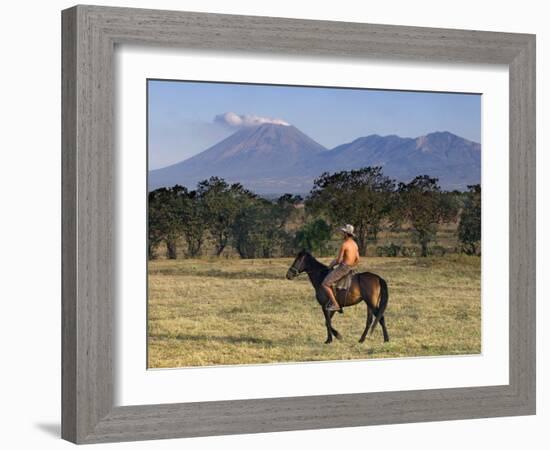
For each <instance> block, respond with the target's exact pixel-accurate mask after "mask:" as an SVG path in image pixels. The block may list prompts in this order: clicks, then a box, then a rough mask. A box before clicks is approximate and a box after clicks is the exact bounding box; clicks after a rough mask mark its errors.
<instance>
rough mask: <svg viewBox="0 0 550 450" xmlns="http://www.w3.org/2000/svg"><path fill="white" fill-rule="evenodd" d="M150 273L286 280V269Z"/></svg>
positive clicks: (232, 278) (164, 271) (230, 278)
mask: <svg viewBox="0 0 550 450" xmlns="http://www.w3.org/2000/svg"><path fill="white" fill-rule="evenodd" d="M150 275H170V276H174V275H180V276H192V277H208V278H225V279H228V280H282V281H286V278H285V276H286V271H273V272H261V273H260V272H247V271H241V272H228V271H224V270H218V269H210V270H207V271H200V270H185V269H184V270H159V271H155V272H152V273H150Z"/></svg>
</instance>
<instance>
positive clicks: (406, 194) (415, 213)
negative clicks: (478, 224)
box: [396, 175, 458, 256]
mask: <svg viewBox="0 0 550 450" xmlns="http://www.w3.org/2000/svg"><path fill="white" fill-rule="evenodd" d="M397 193H398V196H397V197H396V207H397V210H398V211H399V214H400V215H401V217H402V219H404V220H407V221H409V222H410V224H411V227H412V229H413V238H415V240H416V241H417V242H418V243H419V244H420V246H421V255H422V256H428V245H429V243H430V242H432V241H433V240H434V239H435V236H436V232H437V226H438V225H439V224H441V223H445V222H450V221H451V220H454V219H456V216H457V214H458V204H457V202H456V199H455V197H454V196H452V195H448V193H443V192H442V191H441V188H440V187H439V184H438V179H437V178H431V177H429V176H428V175H419V176H417V177H416V178H414V179H413V180H412V181H411V182H410V183H407V184H405V183H399V186H398V189H397Z"/></svg>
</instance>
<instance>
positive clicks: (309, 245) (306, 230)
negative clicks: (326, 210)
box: [295, 219, 332, 256]
mask: <svg viewBox="0 0 550 450" xmlns="http://www.w3.org/2000/svg"><path fill="white" fill-rule="evenodd" d="M331 234H332V233H331V229H330V225H329V224H328V223H326V222H325V221H324V220H323V219H317V220H314V221H313V222H309V223H306V224H305V225H304V226H303V227H302V228H300V229H299V230H298V231H297V232H296V237H295V241H296V247H297V248H304V249H306V250H308V251H310V252H315V253H318V254H319V255H320V256H324V255H325V254H326V251H327V244H328V242H329V241H330V238H331Z"/></svg>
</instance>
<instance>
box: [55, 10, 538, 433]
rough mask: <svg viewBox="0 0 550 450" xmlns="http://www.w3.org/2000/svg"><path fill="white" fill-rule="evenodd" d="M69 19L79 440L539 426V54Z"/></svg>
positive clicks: (108, 16)
mask: <svg viewBox="0 0 550 450" xmlns="http://www.w3.org/2000/svg"><path fill="white" fill-rule="evenodd" d="M62 18H63V58H62V63H63V117H62V119H63V139H62V142H63V299H62V300H63V323H62V326H63V342H62V350H63V353H62V354H63V368H62V369H63V370H62V375H63V380H62V381H63V390H62V395H63V397H62V403H63V415H62V435H63V437H64V438H65V439H67V440H70V441H73V442H76V443H93V442H111V441H124V440H140V439H160V438H174V437H191V436H208V435H220V434H234V433H256V432H269V431H284V430H299V429H315V428H332V427H346V426H360V425H371V424H373V425H374V424H389V423H403V422H413V421H430V420H451V419H464V418H479V417H493V416H507V415H523V414H534V413H535V251H534V248H535V38H534V36H532V35H524V34H510V33H489V32H481V31H466V30H448V29H432V28H416V27H402V26H389V25H371V24H359V23H342V22H327V21H307V20H296V19H279V18H268V17H248V16H230V15H218V14H203V13H187V12H174V11H154V10H140V9H127V8H108V7H98V6H76V7H73V8H70V9H68V10H65V11H63V14H62ZM404 373H406V374H407V376H406V377H403V374H404Z"/></svg>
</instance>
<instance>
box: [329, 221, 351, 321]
mask: <svg viewBox="0 0 550 450" xmlns="http://www.w3.org/2000/svg"><path fill="white" fill-rule="evenodd" d="M340 231H341V232H342V233H343V234H344V242H343V243H342V245H341V246H340V251H339V252H338V257H337V258H336V259H335V260H333V261H332V262H331V263H330V265H329V268H330V269H333V270H331V271H330V272H329V273H328V275H327V276H326V277H325V279H324V280H323V284H322V286H323V289H324V290H325V292H326V293H327V295H328V298H329V299H330V302H328V303H327V311H339V310H340V305H339V304H338V302H337V301H336V298H335V297H334V292H333V290H332V285H333V284H334V283H336V282H337V281H338V280H340V279H342V278H343V277H345V276H346V275H347V274H348V273H349V272H350V271H351V270H352V269H353V268H354V267H355V266H357V264H358V263H359V247H357V244H356V243H355V241H354V240H353V238H354V236H355V235H354V233H353V232H354V229H353V225H349V224H348V225H346V226H344V227H342V228H340Z"/></svg>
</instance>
